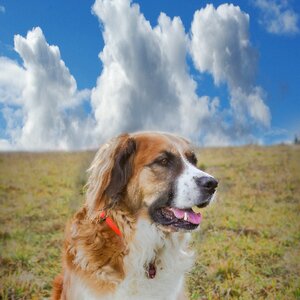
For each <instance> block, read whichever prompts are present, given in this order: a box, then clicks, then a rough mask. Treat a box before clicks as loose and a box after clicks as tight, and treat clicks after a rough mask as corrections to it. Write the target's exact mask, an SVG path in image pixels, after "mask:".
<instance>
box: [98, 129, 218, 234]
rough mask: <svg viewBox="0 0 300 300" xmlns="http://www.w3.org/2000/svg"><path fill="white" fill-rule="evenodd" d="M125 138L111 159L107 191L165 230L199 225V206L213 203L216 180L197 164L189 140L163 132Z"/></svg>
mask: <svg viewBox="0 0 300 300" xmlns="http://www.w3.org/2000/svg"><path fill="white" fill-rule="evenodd" d="M122 139H123V141H122V142H120V145H119V147H118V146H117V147H115V154H114V155H113V157H108V158H107V160H109V159H113V160H114V164H113V167H112V169H111V173H110V175H108V177H110V178H108V179H107V184H106V187H105V189H104V194H105V195H106V196H108V198H110V199H111V200H112V201H114V202H115V203H118V202H123V204H124V205H126V206H127V207H128V208H130V209H131V210H133V211H135V212H136V213H138V212H139V211H145V210H146V212H147V213H148V215H149V217H150V219H151V221H153V222H155V223H156V224H157V225H158V226H159V227H160V228H162V229H163V230H168V231H177V230H193V229H195V228H197V227H198V225H199V223H200V221H201V214H200V213H199V212H198V210H197V207H198V208H201V207H205V206H207V205H208V204H209V203H210V201H211V200H212V198H213V196H214V193H215V190H216V187H217V185H218V182H217V181H216V179H214V178H213V177H212V176H211V175H209V174H207V173H205V172H203V171H201V170H199V169H198V168H197V158H196V156H195V154H194V152H193V150H192V148H191V145H190V143H189V142H188V141H186V140H185V139H183V138H180V137H177V136H175V135H171V134H165V133H136V134H132V135H130V136H126V138H125V140H124V136H123V138H122ZM103 155H104V153H103ZM96 159H97V157H96ZM106 163H107V162H106ZM192 208H193V209H192Z"/></svg>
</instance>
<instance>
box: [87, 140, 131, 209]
mask: <svg viewBox="0 0 300 300" xmlns="http://www.w3.org/2000/svg"><path fill="white" fill-rule="evenodd" d="M135 151H136V143H135V140H134V139H133V138H131V137H130V136H129V135H128V134H123V135H120V136H119V137H117V138H114V139H112V140H111V141H110V142H108V143H107V144H105V145H103V146H102V147H101V148H100V149H99V151H98V152H97V154H96V156H95V158H94V160H93V162H92V164H91V167H90V168H89V170H88V172H89V173H90V176H89V179H88V183H87V187H88V188H87V199H86V204H87V206H88V208H89V211H90V213H91V212H92V211H93V210H95V209H96V210H98V209H102V208H103V207H105V206H110V205H113V204H115V203H116V202H117V201H118V200H119V199H120V198H121V197H122V193H123V191H124V189H125V187H126V185H127V183H128V181H129V179H130V177H131V175H132V163H133V158H134V154H135Z"/></svg>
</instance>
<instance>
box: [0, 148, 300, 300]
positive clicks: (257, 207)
mask: <svg viewBox="0 0 300 300" xmlns="http://www.w3.org/2000/svg"><path fill="white" fill-rule="evenodd" d="M93 155H94V153H92V152H82V153H44V154H29V153H14V154H13V153H12V154H1V155H0V277H1V279H0V299H41V298H46V297H48V296H49V295H50V289H51V282H52V279H53V278H54V276H55V275H56V274H57V273H58V272H59V271H60V248H61V244H62V238H63V230H64V225H65V222H66V220H67V219H68V218H69V217H70V216H71V215H72V214H73V212H74V211H75V210H76V208H77V207H78V206H79V205H80V204H81V203H82V202H83V195H82V188H83V185H84V183H85V180H86V178H85V173H84V170H85V169H86V168H87V166H88V164H89V162H90V161H91V159H92V157H93ZM199 164H200V165H201V166H202V167H204V168H205V169H206V170H207V171H208V172H210V173H212V174H214V175H215V176H216V177H217V178H218V179H219V180H220V188H219V192H218V200H217V201H216V203H215V204H214V205H212V206H211V207H209V208H208V209H206V210H205V211H204V212H203V214H204V220H203V222H202V228H201V231H200V232H199V233H197V234H195V235H194V242H193V247H194V249H195V250H196V254H197V262H196V265H195V267H194V269H193V270H192V272H191V273H190V274H189V277H188V282H187V283H188V284H187V286H188V290H189V294H190V299H300V280H299V278H300V259H299V257H300V222H299V215H300V148H299V147H294V146H276V147H254V146H253V147H243V148H225V149H203V150H201V151H200V153H199Z"/></svg>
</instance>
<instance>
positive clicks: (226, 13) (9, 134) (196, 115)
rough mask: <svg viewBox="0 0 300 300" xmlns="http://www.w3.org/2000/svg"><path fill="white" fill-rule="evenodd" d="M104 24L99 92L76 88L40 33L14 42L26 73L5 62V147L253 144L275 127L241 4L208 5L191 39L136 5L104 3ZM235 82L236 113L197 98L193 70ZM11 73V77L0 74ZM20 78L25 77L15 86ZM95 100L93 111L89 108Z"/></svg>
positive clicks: (100, 5) (100, 1)
mask: <svg viewBox="0 0 300 300" xmlns="http://www.w3.org/2000/svg"><path fill="white" fill-rule="evenodd" d="M93 13H94V14H95V15H96V16H97V17H98V18H99V21H100V23H101V24H102V26H101V28H102V30H103V38H104V48H103V50H102V51H101V53H100V54H99V58H100V60H101V61H102V65H103V69H102V71H101V74H100V76H99V77H98V80H97V84H96V86H95V87H94V88H93V90H92V92H91V94H90V93H89V91H88V90H83V91H78V89H77V85H76V81H75V79H74V77H73V76H72V75H71V74H70V71H69V69H68V68H67V67H66V65H65V64H64V62H63V61H62V59H61V57H60V52H59V49H58V47H56V46H51V45H49V44H48V43H47V41H46V39H45V37H44V35H43V33H42V31H41V29H40V28H35V29H33V30H32V31H29V32H28V34H27V37H21V36H19V35H17V36H15V50H16V51H17V52H18V54H19V55H20V57H21V59H22V60H23V65H22V66H20V65H19V64H18V63H17V62H15V61H12V60H10V59H8V58H5V57H2V58H0V102H1V103H2V104H1V103H0V109H1V110H2V116H3V118H4V120H5V122H6V131H5V134H4V136H2V137H1V139H0V149H8V148H13V149H27V150H30V149H38V150H44V149H78V148H87V147H92V146H96V145H97V144H99V143H101V142H103V141H104V140H106V139H107V138H109V137H111V136H114V135H116V134H119V133H121V132H124V131H135V130H151V129H154V130H167V131H172V132H176V133H180V134H183V135H185V136H187V137H189V138H191V139H192V140H193V141H195V142H197V143H200V144H205V145H229V144H232V143H235V144H237V143H243V142H249V141H250V140H251V138H252V132H253V129H255V128H257V126H258V127H259V126H261V125H263V126H268V124H269V122H270V114H269V110H268V107H267V106H266V104H265V103H264V98H265V95H264V91H263V90H262V88H261V87H258V86H256V85H255V82H254V79H255V65H256V57H257V55H256V53H255V51H254V49H253V48H252V47H251V45H250V41H249V34H248V27H249V17H248V15H246V14H245V13H243V12H241V11H240V9H239V8H238V7H234V6H232V5H222V6H220V7H218V8H217V9H215V8H214V7H213V6H211V5H208V6H206V7H205V8H204V9H202V10H200V11H197V12H196V13H195V16H194V20H193V23H192V26H191V30H190V34H187V33H186V32H185V28H184V26H183V24H182V22H181V20H180V18H179V17H175V18H173V19H170V18H169V17H168V16H167V15H166V14H164V13H161V14H160V16H159V18H158V23H157V25H156V26H155V27H152V26H151V24H150V23H149V22H148V21H147V20H146V19H145V17H144V16H143V14H142V13H141V12H140V10H139V6H138V5H137V4H132V3H131V1H130V0H96V2H95V4H94V6H93ZM189 56H192V58H193V61H194V63H195V67H196V69H198V71H199V72H208V73H210V74H211V75H212V76H213V78H214V81H215V84H216V85H219V84H221V83H222V82H225V83H227V84H228V88H229V95H230V98H231V100H230V108H229V109H226V110H221V109H220V107H221V105H220V99H218V98H217V97H212V98H211V97H208V96H206V95H201V93H199V92H197V90H198V86H197V82H196V81H195V80H194V77H193V75H192V74H191V73H190V72H189V69H190V66H189V65H188V64H187V58H188V57H189ZM1 70H6V72H1ZM16 79H18V80H16ZM84 101H90V104H91V108H92V111H91V113H90V114H89V115H87V114H86V113H84V112H83V111H84V110H83V102H84Z"/></svg>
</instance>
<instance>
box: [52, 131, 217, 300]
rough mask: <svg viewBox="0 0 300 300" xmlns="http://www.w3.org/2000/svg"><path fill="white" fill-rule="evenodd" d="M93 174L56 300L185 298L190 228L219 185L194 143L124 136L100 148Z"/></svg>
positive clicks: (69, 237) (71, 231)
mask: <svg viewBox="0 0 300 300" xmlns="http://www.w3.org/2000/svg"><path fill="white" fill-rule="evenodd" d="M88 172H89V178H88V181H87V190H86V200H85V204H84V206H83V207H82V208H81V209H80V210H79V211H78V212H77V213H76V214H75V216H74V217H73V219H72V221H71V222H70V223H69V225H68V226H67V228H66V236H65V242H64V248H63V273H62V274H61V275H59V276H58V277H57V278H56V279H55V280H54V285H53V294H52V299H54V300H58V299H60V300H77V299H78V300H96V299H105V300H111V299H122V300H127V299H149V300H150V299H151V300H153V299H172V300H174V299H183V298H185V294H184V273H185V272H187V271H188V270H189V269H190V268H191V267H192V264H193V253H192V252H191V250H190V249H189V240H190V232H191V231H193V230H195V229H197V228H198V226H199V224H200V222H201V213H200V212H199V208H203V207H205V206H207V205H208V204H209V203H210V202H211V201H212V199H213V198H214V195H215V191H216V188H217V185H218V181H217V180H216V179H215V178H214V177H213V176H211V175H209V174H207V173H205V172H204V171H201V170H200V169H198V168H197V158H196V155H195V153H194V152H193V149H192V147H191V144H190V142H189V141H187V140H186V139H184V138H182V137H179V136H176V135H173V134H169V133H159V132H139V133H133V134H123V135H120V136H119V137H117V138H114V139H112V140H110V141H109V142H108V143H106V144H104V145H103V146H102V147H101V148H100V149H99V150H98V152H97V154H96V155H95V158H94V160H93V162H92V164H91V166H90V168H89V170H88Z"/></svg>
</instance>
